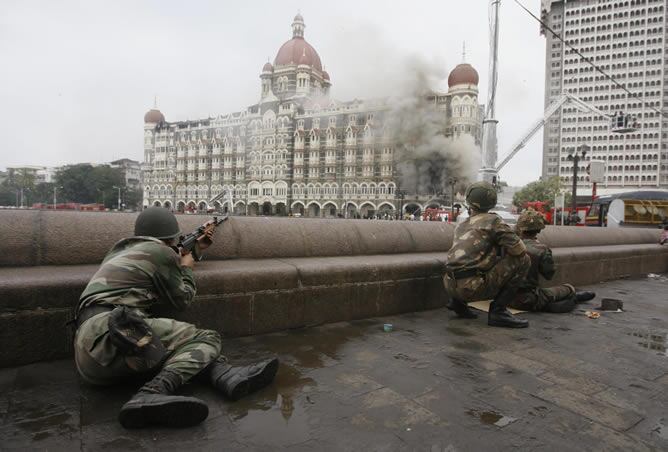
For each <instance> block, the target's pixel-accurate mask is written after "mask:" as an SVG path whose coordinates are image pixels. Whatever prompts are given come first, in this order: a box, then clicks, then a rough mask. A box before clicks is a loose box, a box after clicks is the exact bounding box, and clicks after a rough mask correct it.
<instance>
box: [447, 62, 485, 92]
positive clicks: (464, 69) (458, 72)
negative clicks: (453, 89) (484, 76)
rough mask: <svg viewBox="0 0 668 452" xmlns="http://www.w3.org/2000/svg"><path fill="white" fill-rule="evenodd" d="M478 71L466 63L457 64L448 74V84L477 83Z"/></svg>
mask: <svg viewBox="0 0 668 452" xmlns="http://www.w3.org/2000/svg"><path fill="white" fill-rule="evenodd" d="M478 80H479V78H478V71H476V70H475V69H474V68H473V66H471V65H470V64H468V63H462V64H458V65H457V66H456V67H455V68H454V69H453V70H452V72H450V75H449V76H448V86H449V87H450V86H455V85H477V84H478Z"/></svg>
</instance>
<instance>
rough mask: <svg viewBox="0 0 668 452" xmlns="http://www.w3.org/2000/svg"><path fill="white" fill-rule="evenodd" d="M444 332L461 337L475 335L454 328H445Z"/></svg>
mask: <svg viewBox="0 0 668 452" xmlns="http://www.w3.org/2000/svg"><path fill="white" fill-rule="evenodd" d="M445 330H446V331H447V332H448V333H450V334H454V335H455V336H462V337H469V336H473V335H474V334H475V333H473V332H471V331H468V330H465V329H463V328H457V327H455V326H446V327H445Z"/></svg>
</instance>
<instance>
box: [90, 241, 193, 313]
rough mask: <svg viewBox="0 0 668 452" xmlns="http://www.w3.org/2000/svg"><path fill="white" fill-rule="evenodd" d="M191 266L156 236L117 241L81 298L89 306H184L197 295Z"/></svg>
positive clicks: (177, 307)
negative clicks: (160, 304)
mask: <svg viewBox="0 0 668 452" xmlns="http://www.w3.org/2000/svg"><path fill="white" fill-rule="evenodd" d="M195 291H196V288H195V280H194V278H193V271H192V269H191V268H188V267H182V266H181V263H180V258H179V255H178V254H177V253H175V252H174V250H172V249H171V248H170V247H168V246H167V245H165V244H164V243H163V242H162V241H161V240H158V239H156V238H153V237H130V238H127V239H123V240H121V241H120V242H118V243H116V244H115V245H114V246H113V247H112V248H111V250H110V251H109V252H108V253H107V255H106V256H105V258H104V260H103V261H102V265H101V266H100V268H99V269H98V271H97V272H96V273H95V275H93V278H92V279H91V280H90V282H89V283H88V285H87V286H86V289H84V291H83V293H82V294H81V297H80V298H79V305H78V307H77V315H78V312H79V310H81V309H82V308H84V307H86V306H91V305H96V304H101V305H125V306H131V307H136V308H140V309H148V308H150V307H151V306H153V305H155V304H157V303H159V302H161V303H168V304H169V305H171V306H173V307H175V308H176V309H178V310H183V309H185V308H186V307H187V306H188V305H189V304H190V303H191V301H192V300H193V298H194V296H195Z"/></svg>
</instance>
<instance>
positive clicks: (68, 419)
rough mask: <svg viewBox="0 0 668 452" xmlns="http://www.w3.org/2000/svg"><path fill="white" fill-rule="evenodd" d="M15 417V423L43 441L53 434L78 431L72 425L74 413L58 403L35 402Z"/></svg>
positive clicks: (35, 439)
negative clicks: (43, 403)
mask: <svg viewBox="0 0 668 452" xmlns="http://www.w3.org/2000/svg"><path fill="white" fill-rule="evenodd" d="M20 413H21V415H18V416H16V417H15V419H14V425H16V426H17V427H18V428H20V429H21V430H23V431H26V432H29V433H31V434H32V439H33V440H34V441H41V440H43V439H46V438H48V437H50V436H52V435H55V436H63V435H69V434H72V433H74V432H75V431H76V429H75V426H74V425H72V422H73V419H72V414H71V413H68V412H67V411H66V410H65V409H63V408H62V407H59V406H57V405H51V404H49V405H41V404H34V405H32V406H31V407H30V408H29V409H28V410H26V411H21V412H20Z"/></svg>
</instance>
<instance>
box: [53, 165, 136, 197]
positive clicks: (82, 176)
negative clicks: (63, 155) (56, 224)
mask: <svg viewBox="0 0 668 452" xmlns="http://www.w3.org/2000/svg"><path fill="white" fill-rule="evenodd" d="M124 182H125V181H124V180H123V175H122V172H121V169H120V168H111V167H110V166H107V165H100V166H95V167H94V166H92V165H89V164H86V163H84V164H79V165H71V166H68V167H65V168H63V169H62V170H60V171H58V173H57V174H56V183H57V185H59V186H61V187H63V188H62V189H61V190H60V191H59V193H60V194H59V198H63V200H65V201H69V202H79V203H84V204H88V203H93V202H100V203H103V204H105V206H106V207H115V203H114V200H115V199H116V196H113V193H114V191H115V190H116V189H114V187H122V186H124V185H125V184H124Z"/></svg>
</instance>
